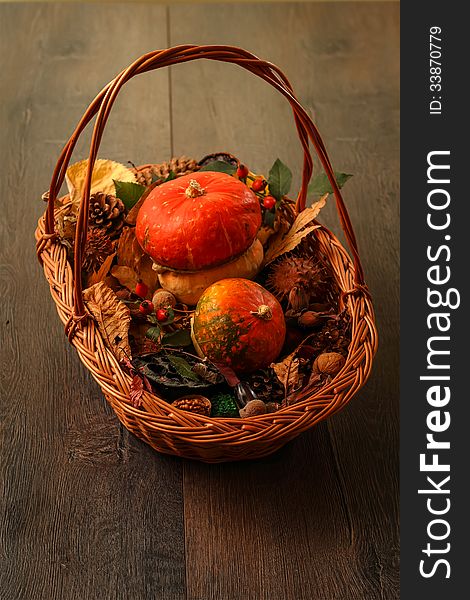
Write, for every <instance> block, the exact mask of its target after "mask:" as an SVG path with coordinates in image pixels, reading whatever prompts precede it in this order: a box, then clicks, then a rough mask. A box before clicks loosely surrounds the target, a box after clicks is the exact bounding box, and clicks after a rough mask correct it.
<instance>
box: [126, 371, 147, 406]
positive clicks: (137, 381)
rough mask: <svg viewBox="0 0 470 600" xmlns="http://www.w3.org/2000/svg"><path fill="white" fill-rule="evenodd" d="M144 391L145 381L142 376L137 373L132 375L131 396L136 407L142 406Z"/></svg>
mask: <svg viewBox="0 0 470 600" xmlns="http://www.w3.org/2000/svg"><path fill="white" fill-rule="evenodd" d="M143 393H144V382H143V380H142V377H140V376H139V375H137V373H136V374H135V375H134V376H133V377H132V382H131V388H130V391H129V398H130V401H131V404H132V406H133V407H134V408H140V407H141V406H142V394H143Z"/></svg>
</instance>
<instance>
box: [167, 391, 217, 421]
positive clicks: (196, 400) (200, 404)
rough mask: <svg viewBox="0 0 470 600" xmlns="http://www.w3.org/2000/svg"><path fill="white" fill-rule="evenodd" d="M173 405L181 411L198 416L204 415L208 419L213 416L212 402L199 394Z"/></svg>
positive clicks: (185, 397) (180, 399) (177, 401)
mask: <svg viewBox="0 0 470 600" xmlns="http://www.w3.org/2000/svg"><path fill="white" fill-rule="evenodd" d="M171 405H172V406H174V407H175V408H179V409H180V410H186V411H188V412H192V413H196V414H198V415H204V416H205V417H208V416H209V415H210V414H211V408H212V405H211V401H210V400H209V399H208V398H206V397H205V396H200V395H199V394H194V395H192V396H184V397H183V398H178V399H177V400H175V401H174V402H172V403H171Z"/></svg>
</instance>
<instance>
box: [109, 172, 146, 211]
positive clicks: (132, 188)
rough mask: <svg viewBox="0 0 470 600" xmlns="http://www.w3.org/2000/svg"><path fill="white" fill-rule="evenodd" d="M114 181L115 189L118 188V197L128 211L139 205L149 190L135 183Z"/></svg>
mask: <svg viewBox="0 0 470 600" xmlns="http://www.w3.org/2000/svg"><path fill="white" fill-rule="evenodd" d="M113 181H114V187H115V188H116V196H117V197H118V198H119V199H120V200H122V202H123V204H124V206H125V207H126V208H127V210H131V208H132V207H133V206H134V205H135V204H137V202H138V201H139V199H140V197H141V196H142V194H143V193H144V192H145V190H146V189H147V188H146V187H145V186H144V185H140V183H133V182H132V181H116V180H115V179H113Z"/></svg>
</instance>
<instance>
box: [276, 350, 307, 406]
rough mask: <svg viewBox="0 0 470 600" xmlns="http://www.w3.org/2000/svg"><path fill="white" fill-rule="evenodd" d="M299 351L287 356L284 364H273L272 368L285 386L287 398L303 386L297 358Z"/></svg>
mask: <svg viewBox="0 0 470 600" xmlns="http://www.w3.org/2000/svg"><path fill="white" fill-rule="evenodd" d="M296 354H297V350H295V351H294V352H292V354H289V356H286V358H285V359H284V360H283V361H282V362H278V363H272V364H271V368H272V369H273V370H274V372H275V373H276V376H277V378H278V379H279V381H280V382H281V383H282V385H283V386H284V390H285V395H286V397H287V396H288V395H289V394H290V393H291V392H294V391H295V390H296V389H298V388H299V387H300V385H301V381H300V374H299V359H298V358H297V356H296Z"/></svg>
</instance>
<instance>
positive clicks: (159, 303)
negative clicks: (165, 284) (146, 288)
mask: <svg viewBox="0 0 470 600" xmlns="http://www.w3.org/2000/svg"><path fill="white" fill-rule="evenodd" d="M152 304H153V306H154V307H155V310H158V309H159V308H168V307H171V308H173V307H174V306H175V305H176V298H175V297H174V296H173V294H172V293H171V292H167V291H166V290H163V289H161V288H159V289H158V290H156V292H155V293H154V295H153V298H152Z"/></svg>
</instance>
